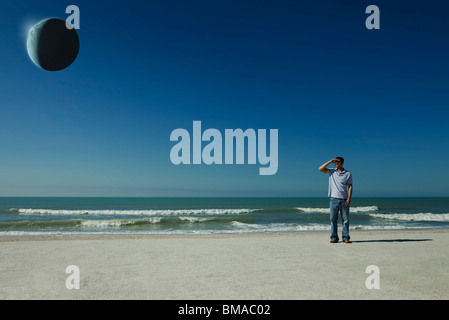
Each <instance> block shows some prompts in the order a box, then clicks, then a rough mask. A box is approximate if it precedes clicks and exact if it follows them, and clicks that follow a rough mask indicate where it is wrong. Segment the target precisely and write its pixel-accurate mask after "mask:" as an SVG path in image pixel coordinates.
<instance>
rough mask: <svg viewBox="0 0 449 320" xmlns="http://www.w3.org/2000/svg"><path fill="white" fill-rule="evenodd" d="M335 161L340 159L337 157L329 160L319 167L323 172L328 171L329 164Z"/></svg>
mask: <svg viewBox="0 0 449 320" xmlns="http://www.w3.org/2000/svg"><path fill="white" fill-rule="evenodd" d="M335 161H338V160H337V159H332V160H329V161H328V162H326V163H324V164H322V165H321V167H319V168H318V170H320V171H321V172H322V173H327V166H328V165H330V164H331V163H335Z"/></svg>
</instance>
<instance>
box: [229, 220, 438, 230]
mask: <svg viewBox="0 0 449 320" xmlns="http://www.w3.org/2000/svg"><path fill="white" fill-rule="evenodd" d="M232 225H233V226H234V227H235V232H295V231H330V226H329V225H328V224H306V225H299V224H294V223H273V224H250V223H242V222H238V221H233V222H232ZM429 228H430V227H429ZM410 229H426V228H424V227H413V226H407V225H351V227H350V230H358V231H359V230H410Z"/></svg>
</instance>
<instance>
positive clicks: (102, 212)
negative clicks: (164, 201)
mask: <svg viewBox="0 0 449 320" xmlns="http://www.w3.org/2000/svg"><path fill="white" fill-rule="evenodd" d="M259 210H260V209H160V210H157V209H155V210H55V209H10V211H16V212H18V213H19V214H21V215H85V214H89V215H136V216H164V215H167V216H170V215H175V216H176V215H195V214H197V215H201V214H204V215H222V214H243V213H251V212H256V211H259Z"/></svg>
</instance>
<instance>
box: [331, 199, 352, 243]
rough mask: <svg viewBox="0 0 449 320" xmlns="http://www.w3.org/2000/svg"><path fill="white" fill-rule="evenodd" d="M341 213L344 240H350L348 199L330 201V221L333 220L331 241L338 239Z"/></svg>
mask: <svg viewBox="0 0 449 320" xmlns="http://www.w3.org/2000/svg"><path fill="white" fill-rule="evenodd" d="M339 212H340V213H341V219H342V220H343V232H342V237H343V240H349V238H350V237H349V207H348V206H347V205H346V199H337V198H331V200H330V213H331V214H330V219H331V239H332V240H337V241H338V240H339V239H338V233H337V230H338V227H337V220H338V213H339Z"/></svg>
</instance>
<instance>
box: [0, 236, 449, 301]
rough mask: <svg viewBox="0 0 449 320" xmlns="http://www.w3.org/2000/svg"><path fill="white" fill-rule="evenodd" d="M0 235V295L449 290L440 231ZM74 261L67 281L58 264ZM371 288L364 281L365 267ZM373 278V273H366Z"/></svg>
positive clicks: (282, 295)
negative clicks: (338, 236) (333, 238)
mask: <svg viewBox="0 0 449 320" xmlns="http://www.w3.org/2000/svg"><path fill="white" fill-rule="evenodd" d="M351 240H352V243H351V244H345V243H341V242H340V243H338V244H331V243H329V235H328V233H322V232H304V233H282V234H242V235H235V234H234V235H201V236H188V235H186V236H145V237H142V236H139V237H131V236H129V237H104V236H103V237H89V238H81V237H76V238H35V237H33V238H20V237H15V238H0V253H1V258H2V259H1V260H0V284H1V285H0V298H1V299H157V300H159V299H163V300H177V299H195V300H197V299H198V300H202V299H218V300H234V299H263V300H265V299H270V300H277V299H448V298H449V269H448V267H447V266H448V265H449V255H448V249H447V244H448V243H449V230H430V231H429V230H425V231H422V230H421V231H382V232H381V231H363V232H361V231H360V232H355V231H353V232H351ZM70 265H75V266H77V267H78V269H79V284H80V287H79V289H72V290H69V289H68V288H67V287H66V280H67V278H68V277H71V276H72V274H71V273H66V268H67V267H68V266H70ZM372 265H374V266H377V267H378V283H379V289H376V288H374V289H368V288H367V285H366V281H367V278H368V277H370V276H373V275H374V274H372V273H367V272H366V268H367V267H368V266H372ZM371 283H374V282H371Z"/></svg>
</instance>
